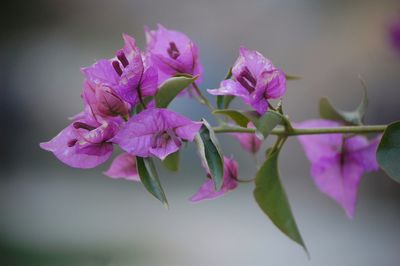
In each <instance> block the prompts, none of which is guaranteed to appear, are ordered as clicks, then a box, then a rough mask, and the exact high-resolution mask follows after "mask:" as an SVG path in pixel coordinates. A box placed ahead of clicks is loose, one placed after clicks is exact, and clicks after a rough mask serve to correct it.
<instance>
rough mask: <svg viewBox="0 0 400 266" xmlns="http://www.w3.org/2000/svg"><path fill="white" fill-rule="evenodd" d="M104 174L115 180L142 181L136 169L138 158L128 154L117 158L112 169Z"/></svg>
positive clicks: (112, 164)
mask: <svg viewBox="0 0 400 266" xmlns="http://www.w3.org/2000/svg"><path fill="white" fill-rule="evenodd" d="M104 174H105V175H107V176H109V177H111V178H115V179H119V178H121V179H126V180H133V181H140V178H139V174H138V172H137V169H136V157H135V156H133V155H132V154H129V153H126V152H124V153H121V154H120V155H118V156H117V157H115V159H114V161H113V162H112V163H111V166H110V168H109V169H108V170H107V171H106V172H104Z"/></svg>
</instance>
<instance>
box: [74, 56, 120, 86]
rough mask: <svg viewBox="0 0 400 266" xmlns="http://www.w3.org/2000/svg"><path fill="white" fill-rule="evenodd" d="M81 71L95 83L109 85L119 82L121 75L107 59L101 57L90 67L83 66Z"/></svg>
mask: <svg viewBox="0 0 400 266" xmlns="http://www.w3.org/2000/svg"><path fill="white" fill-rule="evenodd" d="M81 71H82V73H83V74H84V75H85V77H86V78H87V79H88V80H89V81H91V82H93V83H95V84H104V85H108V86H115V85H117V84H118V80H119V76H118V74H117V72H115V70H114V68H113V67H112V65H111V62H110V61H109V60H107V59H101V60H99V61H97V62H96V63H94V64H93V65H92V66H90V67H84V68H82V69H81Z"/></svg>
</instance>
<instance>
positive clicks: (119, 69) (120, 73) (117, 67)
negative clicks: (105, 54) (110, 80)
mask: <svg viewBox="0 0 400 266" xmlns="http://www.w3.org/2000/svg"><path fill="white" fill-rule="evenodd" d="M112 66H113V68H114V70H115V72H117V74H118V76H121V75H122V69H121V66H120V65H119V62H118V61H117V60H115V61H113V62H112Z"/></svg>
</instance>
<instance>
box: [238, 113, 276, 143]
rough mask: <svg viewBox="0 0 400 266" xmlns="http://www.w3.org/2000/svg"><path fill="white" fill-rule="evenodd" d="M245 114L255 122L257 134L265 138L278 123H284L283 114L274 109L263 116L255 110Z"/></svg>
mask: <svg viewBox="0 0 400 266" xmlns="http://www.w3.org/2000/svg"><path fill="white" fill-rule="evenodd" d="M245 114H246V116H247V117H249V119H250V120H251V121H252V122H253V124H254V126H255V127H256V129H257V130H256V135H257V137H258V138H260V139H265V138H266V137H268V135H269V134H270V133H271V131H272V130H273V129H274V128H275V127H276V126H277V125H279V124H283V123H284V118H283V117H282V115H281V114H280V113H278V112H276V111H272V110H269V111H267V112H266V113H265V114H264V115H262V116H261V117H259V115H258V114H256V113H254V112H246V113H245Z"/></svg>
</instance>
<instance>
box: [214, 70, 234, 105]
mask: <svg viewBox="0 0 400 266" xmlns="http://www.w3.org/2000/svg"><path fill="white" fill-rule="evenodd" d="M231 77H232V68H229V70H228V73H226V76H225V78H224V80H227V79H230V78H231ZM234 98H235V96H233V95H218V96H217V107H218V109H227V108H228V107H229V104H230V103H231V101H232V100H233V99H234Z"/></svg>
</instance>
